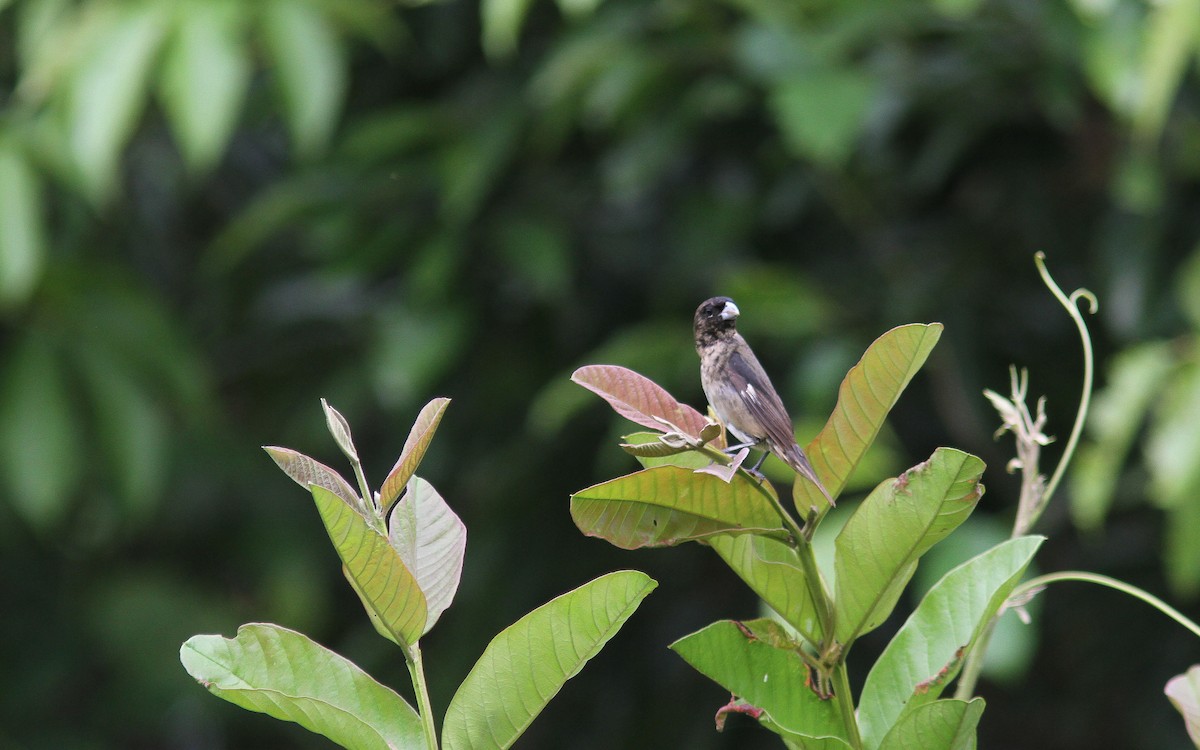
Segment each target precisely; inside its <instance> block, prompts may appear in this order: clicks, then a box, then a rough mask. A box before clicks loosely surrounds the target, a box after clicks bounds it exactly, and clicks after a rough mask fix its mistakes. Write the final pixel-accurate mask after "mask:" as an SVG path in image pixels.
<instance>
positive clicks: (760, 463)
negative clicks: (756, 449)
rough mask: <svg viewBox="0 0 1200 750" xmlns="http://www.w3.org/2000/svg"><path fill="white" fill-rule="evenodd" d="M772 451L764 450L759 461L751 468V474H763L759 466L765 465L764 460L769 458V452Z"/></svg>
mask: <svg viewBox="0 0 1200 750" xmlns="http://www.w3.org/2000/svg"><path fill="white" fill-rule="evenodd" d="M770 452H771V451H763V452H762V455H761V456H759V457H758V461H757V462H756V463H755V464H754V466H753V468H751V469H750V473H751V474H761V473H762V472H760V471H759V470H758V467H760V466H762V465H763V461H766V460H767V454H768V453H770Z"/></svg>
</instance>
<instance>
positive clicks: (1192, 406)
mask: <svg viewBox="0 0 1200 750" xmlns="http://www.w3.org/2000/svg"><path fill="white" fill-rule="evenodd" d="M1174 369H1175V372H1173V373H1172V377H1171V378H1170V380H1169V381H1168V382H1167V384H1166V386H1165V388H1164V389H1162V391H1160V392H1159V393H1158V394H1157V400H1158V403H1157V404H1156V405H1155V406H1156V408H1155V416H1154V419H1153V421H1152V423H1151V428H1150V431H1149V435H1148V437H1147V439H1146V465H1147V468H1148V469H1149V471H1150V480H1151V481H1150V494H1151V497H1152V498H1153V499H1154V500H1155V501H1156V502H1157V503H1159V504H1160V505H1162V506H1163V507H1165V508H1166V509H1167V512H1168V513H1169V514H1170V516H1171V518H1170V523H1168V524H1167V537H1166V550H1165V558H1166V561H1167V566H1166V568H1167V574H1168V576H1169V577H1170V580H1171V585H1172V587H1174V589H1175V590H1176V591H1177V592H1179V593H1180V594H1182V595H1185V596H1187V595H1193V594H1195V592H1196V591H1197V590H1200V545H1197V544H1196V543H1195V539H1196V534H1197V533H1200V503H1197V502H1196V495H1197V493H1198V492H1200V429H1197V427H1196V417H1195V415H1196V414H1200V364H1198V363H1196V362H1188V363H1186V364H1184V365H1182V366H1179V367H1176V368H1174Z"/></svg>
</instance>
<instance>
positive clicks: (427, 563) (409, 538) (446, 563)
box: [388, 476, 467, 633]
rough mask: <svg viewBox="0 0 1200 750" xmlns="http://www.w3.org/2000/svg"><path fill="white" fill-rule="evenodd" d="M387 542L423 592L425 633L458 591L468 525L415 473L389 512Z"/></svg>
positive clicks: (431, 486)
mask: <svg viewBox="0 0 1200 750" xmlns="http://www.w3.org/2000/svg"><path fill="white" fill-rule="evenodd" d="M388 540H389V541H390V542H391V545H392V548H393V549H395V550H396V551H397V552H399V553H400V559H401V560H403V561H404V564H405V565H406V566H407V567H408V569H409V570H410V571H412V574H413V577H414V578H416V579H417V585H418V586H420V587H421V592H422V593H423V594H425V604H426V610H427V612H428V619H427V620H426V622H425V631H424V632H426V633H428V632H429V630H430V629H431V628H432V627H433V624H434V623H435V622H437V620H438V618H439V617H441V615H442V612H444V611H445V610H446V608H447V607H449V606H450V602H452V601H454V593H455V592H456V591H458V582H459V579H460V578H461V577H462V568H463V554H464V552H465V551H466V546H467V527H466V526H464V525H463V522H462V521H461V520H460V519H459V517H458V515H457V514H455V512H454V511H453V510H451V509H450V506H449V505H447V504H446V501H445V500H443V499H442V496H441V495H439V494H438V491H437V490H435V489H434V488H433V485H431V484H430V483H429V482H426V481H425V480H424V479H421V478H420V477H417V476H414V477H413V478H412V479H410V480H409V482H408V491H407V492H405V493H404V496H403V497H402V498H400V502H399V503H397V504H396V508H395V510H393V511H392V516H391V520H390V523H389V528H388Z"/></svg>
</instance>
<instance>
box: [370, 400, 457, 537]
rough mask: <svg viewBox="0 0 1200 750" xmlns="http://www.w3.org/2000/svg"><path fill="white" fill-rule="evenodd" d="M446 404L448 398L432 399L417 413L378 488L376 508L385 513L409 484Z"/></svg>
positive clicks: (447, 404) (439, 421) (448, 402)
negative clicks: (391, 465)
mask: <svg viewBox="0 0 1200 750" xmlns="http://www.w3.org/2000/svg"><path fill="white" fill-rule="evenodd" d="M449 405H450V399H448V398H435V399H433V400H432V401H430V402H429V403H427V404H425V406H424V408H422V409H421V413H420V414H418V415H417V421H416V422H414V423H413V426H412V429H411V430H409V432H408V439H407V440H405V441H404V449H403V450H401V451H400V458H398V459H396V465H395V466H393V467H392V470H391V471H390V472H388V475H387V479H384V480H383V486H381V487H380V488H379V507H380V508H382V509H383V514H384V515H385V516H386V515H387V512H388V510H389V509H390V508H391V507H392V505H394V504H395V502H396V500H397V499H398V498H399V497H400V493H401V492H403V491H404V488H405V487H406V486H407V485H408V480H409V479H412V475H413V473H414V472H415V471H416V470H417V466H419V465H420V463H421V459H423V458H425V451H426V450H427V449H428V448H429V443H430V441H432V440H433V433H434V432H436V431H437V428H438V424H440V423H441V421H442V415H443V414H444V413H445V412H446V407H447V406H449Z"/></svg>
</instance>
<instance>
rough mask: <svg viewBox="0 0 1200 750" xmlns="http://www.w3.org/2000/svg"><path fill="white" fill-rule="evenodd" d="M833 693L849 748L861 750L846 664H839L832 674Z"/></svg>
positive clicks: (860, 738)
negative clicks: (848, 737)
mask: <svg viewBox="0 0 1200 750" xmlns="http://www.w3.org/2000/svg"><path fill="white" fill-rule="evenodd" d="M833 676H834V680H836V684H835V685H834V692H835V693H836V697H837V702H838V707H839V708H840V709H841V711H842V723H843V724H845V725H846V731H847V732H849V733H850V747H852V748H854V750H862V746H863V742H862V736H861V735H860V734H859V733H858V720H857V719H856V718H855V717H854V695H853V693H851V692H850V674H849V671H848V670H847V669H846V662H844V661H843V662H840V663H839V664H838V665H837V669H835V670H834V672H833Z"/></svg>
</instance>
